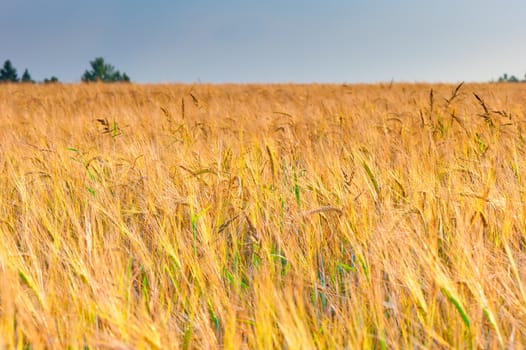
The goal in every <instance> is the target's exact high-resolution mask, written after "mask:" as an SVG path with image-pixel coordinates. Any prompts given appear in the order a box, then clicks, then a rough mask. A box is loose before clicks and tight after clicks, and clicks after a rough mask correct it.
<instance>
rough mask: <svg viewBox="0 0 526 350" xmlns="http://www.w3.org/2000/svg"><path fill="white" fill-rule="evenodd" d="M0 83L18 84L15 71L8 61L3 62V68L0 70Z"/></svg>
mask: <svg viewBox="0 0 526 350" xmlns="http://www.w3.org/2000/svg"><path fill="white" fill-rule="evenodd" d="M0 82H15V83H16V82H18V75H17V73H16V69H15V67H13V65H12V64H11V61H10V60H7V61H5V62H4V67H3V68H2V69H0Z"/></svg>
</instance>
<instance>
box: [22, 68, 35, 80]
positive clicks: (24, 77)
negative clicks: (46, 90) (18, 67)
mask: <svg viewBox="0 0 526 350" xmlns="http://www.w3.org/2000/svg"><path fill="white" fill-rule="evenodd" d="M20 81H21V82H22V83H34V82H35V81H34V80H33V79H31V75H30V74H29V72H28V71H27V68H26V70H24V74H22V79H20Z"/></svg>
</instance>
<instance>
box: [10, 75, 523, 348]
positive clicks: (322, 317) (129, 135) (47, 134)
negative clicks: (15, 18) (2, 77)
mask: <svg viewBox="0 0 526 350" xmlns="http://www.w3.org/2000/svg"><path fill="white" fill-rule="evenodd" d="M525 123H526V86H525V85H523V84H465V85H464V84H459V85H439V84H435V85H428V84H376V85H336V84H334V85H315V84H312V85H285V84H283V85H206V84H198V85H132V84H121V85H119V84H115V85H104V84H91V85H90V84H83V85H60V84H58V85H45V86H44V85H25V84H11V85H10V84H4V85H1V86H0V174H1V175H2V176H0V199H1V204H0V234H1V237H0V349H68V348H70V349H168V348H173V349H216V348H224V349H314V348H318V349H427V348H435V349H472V348H510V349H511V348H513V349H521V348H523V344H526V286H525V283H524V281H525V278H526V235H525V230H526V193H525V190H526V187H525V186H526V159H525V156H524V155H525V151H526V134H525V133H526V129H525V127H526V124H525Z"/></svg>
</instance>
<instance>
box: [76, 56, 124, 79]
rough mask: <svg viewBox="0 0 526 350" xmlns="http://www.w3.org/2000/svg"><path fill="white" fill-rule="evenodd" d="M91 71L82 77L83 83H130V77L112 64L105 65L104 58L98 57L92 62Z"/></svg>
mask: <svg viewBox="0 0 526 350" xmlns="http://www.w3.org/2000/svg"><path fill="white" fill-rule="evenodd" d="M90 66H91V70H87V71H85V72H84V74H83V75H82V78H81V79H82V81H83V82H90V81H102V82H118V81H124V82H129V81H130V77H129V76H128V75H127V74H126V73H123V74H121V72H120V71H118V70H116V69H115V67H114V66H113V65H111V64H108V63H105V62H104V58H102V57H97V58H95V59H94V60H93V61H90Z"/></svg>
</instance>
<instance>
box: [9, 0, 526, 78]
mask: <svg viewBox="0 0 526 350" xmlns="http://www.w3.org/2000/svg"><path fill="white" fill-rule="evenodd" d="M0 33H1V34H2V35H1V40H0V61H1V62H0V63H3V61H4V60H6V59H11V61H12V63H13V64H14V66H15V67H16V68H17V70H18V73H19V75H21V74H22V72H23V70H24V68H26V67H27V68H28V69H29V72H30V73H31V74H32V76H33V78H34V79H37V80H42V79H43V78H45V77H49V76H51V75H56V76H58V77H59V79H60V80H61V81H66V82H76V81H80V76H81V75H82V73H83V72H84V70H86V69H88V68H89V61H90V60H92V59H93V58H95V57H97V56H102V57H104V58H105V59H106V61H107V62H109V63H111V64H114V65H115V66H116V67H117V68H118V69H120V70H121V71H124V72H126V73H127V74H128V75H129V76H130V77H131V78H132V80H133V81H136V82H199V81H200V82H377V81H391V80H393V79H394V80H395V81H433V82H436V81H450V82H457V81H461V80H465V81H488V80H490V79H496V78H498V77H499V76H500V75H501V74H502V73H504V72H507V73H509V74H515V75H517V76H519V77H523V76H524V73H526V1H525V0H441V1H436V0H397V1H394V0H391V1H389V0H346V1H345V0H325V1H321V0H319V1H312V0H303V1H299V0H221V1H212V0H187V1H182V0H175V1H173V0H172V1H168V0H166V1H162V0H150V1H139V0H113V1H112V0H90V1H86V0H84V1H81V0H0Z"/></svg>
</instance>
